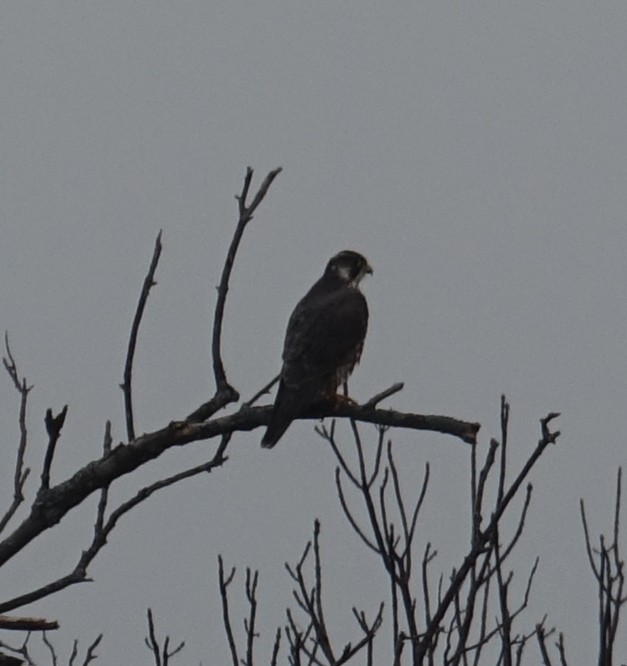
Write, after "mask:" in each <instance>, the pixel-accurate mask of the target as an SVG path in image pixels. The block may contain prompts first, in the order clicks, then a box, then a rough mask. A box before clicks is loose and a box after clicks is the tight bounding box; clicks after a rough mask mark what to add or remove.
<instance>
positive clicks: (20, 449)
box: [0, 332, 33, 533]
mask: <svg viewBox="0 0 627 666" xmlns="http://www.w3.org/2000/svg"><path fill="white" fill-rule="evenodd" d="M4 347H5V350H6V356H5V357H3V358H2V363H3V364H4V367H5V369H6V371H7V373H8V374H9V377H10V378H11V381H12V382H13V385H14V386H15V389H16V390H17V392H18V393H19V394H20V409H19V417H18V423H19V428H20V441H19V443H18V446H17V458H16V461H15V472H14V474H13V502H12V503H11V505H10V506H9V508H8V509H7V511H6V513H5V514H4V516H2V518H1V519H0V533H1V532H2V531H3V530H4V528H5V527H6V526H7V524H8V523H9V521H10V520H11V518H12V517H13V515H14V514H15V512H16V511H17V509H18V507H19V506H20V504H21V503H22V502H23V501H24V484H25V483H26V479H27V478H28V475H29V474H30V469H29V468H28V467H27V468H26V469H25V468H24V454H25V453H26V445H27V442H28V431H27V428H26V406H27V403H28V394H29V392H30V390H31V389H32V388H33V387H32V386H29V385H28V384H27V382H26V377H20V376H19V373H18V370H17V364H16V363H15V359H14V358H13V354H12V353H11V347H10V346H9V334H8V333H6V332H5V334H4Z"/></svg>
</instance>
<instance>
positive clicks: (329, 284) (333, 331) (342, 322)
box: [261, 250, 372, 448]
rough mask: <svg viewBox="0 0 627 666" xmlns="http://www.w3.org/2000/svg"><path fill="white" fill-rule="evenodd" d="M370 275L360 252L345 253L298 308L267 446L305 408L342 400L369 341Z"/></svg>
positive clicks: (289, 334) (289, 332)
mask: <svg viewBox="0 0 627 666" xmlns="http://www.w3.org/2000/svg"><path fill="white" fill-rule="evenodd" d="M367 274H372V268H370V265H369V264H368V262H367V261H366V259H365V258H364V257H362V255H361V254H359V253H357V252H353V251H351V250H345V251H343V252H340V253H339V254H336V255H335V256H334V257H332V258H331V259H330V261H329V263H328V264H327V267H326V269H325V271H324V274H323V275H322V277H321V278H320V279H319V280H318V281H317V282H316V283H315V284H314V286H313V287H312V288H311V289H310V290H309V291H308V292H307V294H306V295H305V296H304V297H303V299H302V300H301V301H300V302H299V303H298V305H297V306H296V308H295V309H294V312H293V313H292V316H291V317H290V320H289V323H288V325H287V332H286V334H285V344H284V347H283V367H282V369H281V377H280V381H279V389H278V392H277V396H276V400H275V402H274V408H273V411H272V417H271V419H270V424H269V425H268V429H267V430H266V433H265V434H264V436H263V439H262V440H261V446H263V447H264V448H271V447H273V446H274V445H275V444H276V443H277V442H278V441H279V439H280V438H281V436H282V435H283V433H284V432H285V431H286V430H287V428H288V426H289V425H290V423H291V422H292V421H293V420H294V419H295V418H297V417H298V416H299V414H300V413H301V411H302V410H303V409H305V408H306V407H308V406H309V405H311V404H314V403H317V402H321V401H329V400H336V399H337V389H338V387H339V386H340V385H342V384H343V383H344V382H345V381H346V380H347V379H348V376H349V375H350V373H351V372H352V371H353V368H354V367H355V365H356V363H357V362H358V361H359V358H360V356H361V352H362V349H363V346H364V339H365V337H366V330H367V327H368V305H367V303H366V299H365V297H364V295H363V294H362V293H361V291H359V283H360V281H361V279H362V278H363V277H364V276H365V275H367Z"/></svg>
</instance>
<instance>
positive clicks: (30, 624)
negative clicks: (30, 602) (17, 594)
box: [0, 615, 59, 631]
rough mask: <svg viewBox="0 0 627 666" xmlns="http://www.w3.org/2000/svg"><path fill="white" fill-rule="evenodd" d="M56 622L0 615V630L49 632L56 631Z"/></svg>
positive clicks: (39, 618)
mask: <svg viewBox="0 0 627 666" xmlns="http://www.w3.org/2000/svg"><path fill="white" fill-rule="evenodd" d="M58 628H59V623H58V622H57V621H56V620H46V619H44V618H41V617H12V616H10V615H0V629H9V630H11V631H51V630H53V629H58Z"/></svg>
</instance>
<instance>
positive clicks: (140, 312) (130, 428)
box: [120, 231, 162, 442]
mask: <svg viewBox="0 0 627 666" xmlns="http://www.w3.org/2000/svg"><path fill="white" fill-rule="evenodd" d="M161 250H162V246H161V231H160V232H159V233H158V234H157V238H156V240H155V249H154V250H153V252H152V259H151V261H150V267H149V268H148V273H147V274H146V277H145V278H144V284H143V286H142V290H141V293H140V295H139V302H138V303H137V309H136V310H135V316H134V317H133V324H132V326H131V334H130V336H129V339H128V349H127V352H126V362H125V363H124V381H123V382H122V384H120V388H121V389H122V391H123V393H124V412H125V415H126V434H127V437H128V440H129V442H132V441H133V440H134V439H135V422H134V417H133V394H132V379H133V359H134V358H135V349H136V347H137V335H138V333H139V326H140V324H141V321H142V317H143V316H144V309H145V308H146V303H147V302H148V296H149V294H150V290H151V289H152V288H153V287H154V286H155V285H156V284H157V283H156V282H155V272H156V270H157V266H158V264H159V258H160V256H161Z"/></svg>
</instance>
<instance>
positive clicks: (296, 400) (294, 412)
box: [261, 382, 310, 449]
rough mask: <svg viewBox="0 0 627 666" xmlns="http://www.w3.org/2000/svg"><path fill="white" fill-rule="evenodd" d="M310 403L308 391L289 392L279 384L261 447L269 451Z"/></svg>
mask: <svg viewBox="0 0 627 666" xmlns="http://www.w3.org/2000/svg"><path fill="white" fill-rule="evenodd" d="M308 402H310V395H309V392H308V391H303V390H301V391H298V392H296V393H295V392H294V391H289V390H286V389H285V385H284V384H283V382H281V383H280V384H279V390H278V391H277V396H276V400H275V402H274V409H273V410H272V416H271V417H270V423H268V429H267V430H266V432H265V434H264V436H263V439H262V440H261V446H262V447H263V448H264V449H271V448H272V447H273V446H274V445H275V444H276V443H277V442H278V441H279V440H280V439H281V437H283V434H284V433H285V431H286V430H287V429H288V428H289V426H290V423H291V422H292V421H293V420H294V419H295V418H296V417H297V416H298V415H299V413H300V412H301V410H302V409H303V407H304V406H305V405H306V404H307V403H308Z"/></svg>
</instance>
